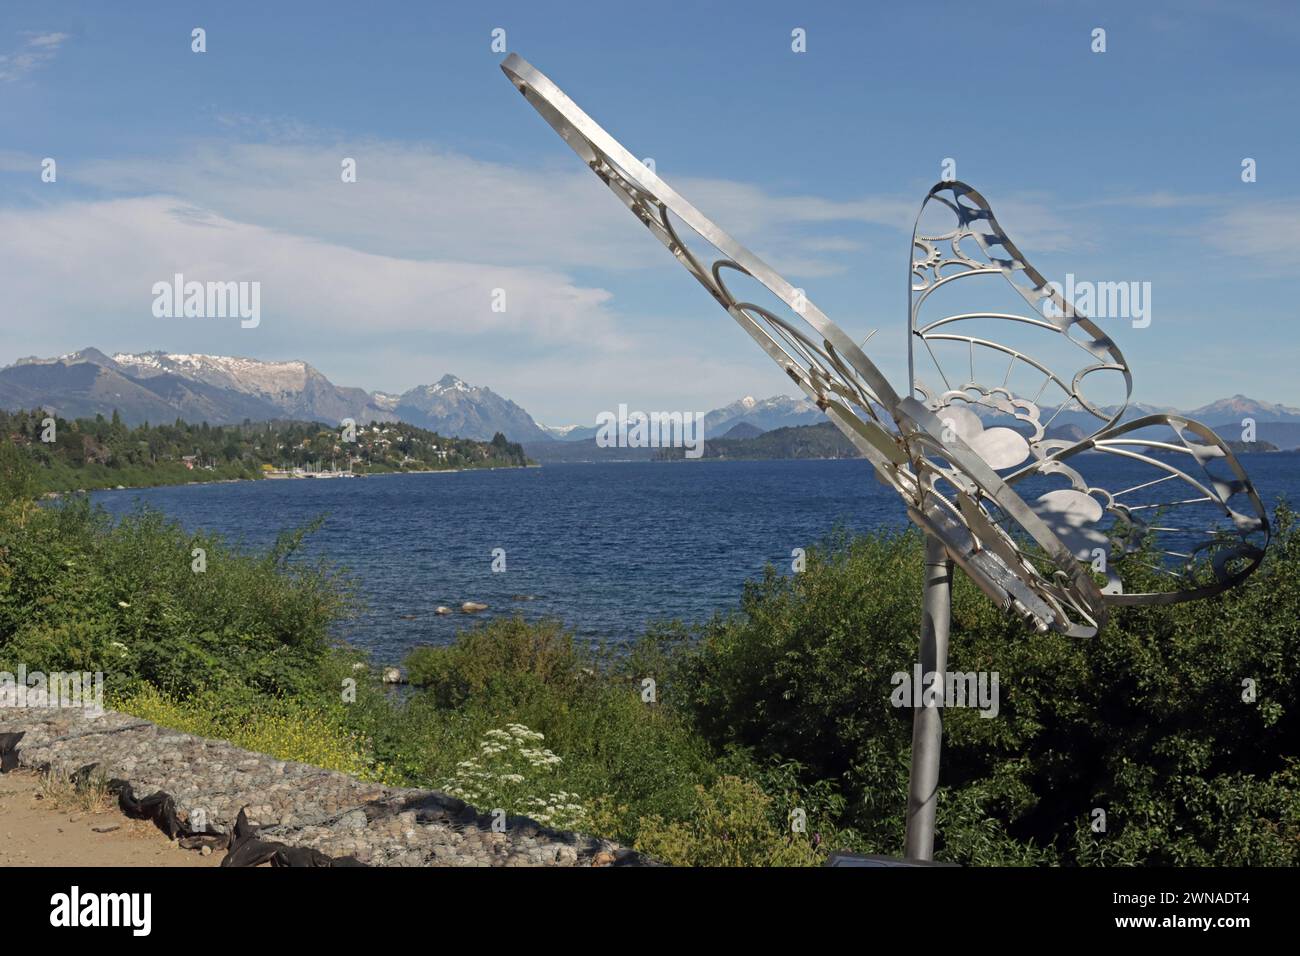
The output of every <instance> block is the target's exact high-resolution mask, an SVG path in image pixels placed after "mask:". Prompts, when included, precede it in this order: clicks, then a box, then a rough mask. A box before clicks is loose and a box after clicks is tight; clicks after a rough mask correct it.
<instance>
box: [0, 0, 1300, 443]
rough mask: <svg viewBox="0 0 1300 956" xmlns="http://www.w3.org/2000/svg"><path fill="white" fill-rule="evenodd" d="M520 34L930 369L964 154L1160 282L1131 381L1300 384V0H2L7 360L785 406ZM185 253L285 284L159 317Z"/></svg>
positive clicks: (1289, 393)
mask: <svg viewBox="0 0 1300 956" xmlns="http://www.w3.org/2000/svg"><path fill="white" fill-rule="evenodd" d="M194 27H203V28H204V29H205V30H206V32H207V52H206V53H202V54H196V53H193V52H191V49H190V46H191V40H190V35H191V30H192V29H193V28H194ZM796 27H798V28H803V29H804V30H806V31H807V52H806V53H802V54H796V53H793V52H792V51H791V48H790V47H791V41H790V33H791V30H792V29H794V28H796ZM1096 27H1102V28H1104V29H1105V30H1106V52H1105V53H1093V52H1092V51H1091V49H1090V46H1091V43H1092V38H1091V33H1092V30H1093V29H1094V28H1096ZM495 28H502V29H504V30H505V31H506V35H507V40H508V46H509V49H511V50H512V51H515V52H518V53H520V54H521V55H523V56H524V57H526V58H527V59H529V60H530V61H531V62H532V63H533V64H534V65H535V66H537V67H538V68H539V69H541V70H543V71H544V72H546V73H547V74H548V75H550V76H551V78H552V79H554V80H555V81H556V82H557V83H558V84H559V85H560V86H561V87H562V88H563V89H565V91H566V92H568V93H569V95H570V96H572V97H573V98H574V99H575V100H576V101H577V102H578V103H579V105H581V106H582V107H583V108H584V109H585V110H586V111H587V112H588V113H589V114H591V115H592V116H593V117H594V118H595V119H596V120H597V121H598V122H600V123H602V124H603V125H604V126H605V127H606V128H607V129H608V130H609V131H610V132H611V133H613V134H614V135H615V136H616V137H618V138H619V139H620V140H621V141H622V142H623V143H624V144H625V145H626V146H627V147H628V148H629V149H630V150H632V151H633V152H634V153H636V154H637V155H638V156H643V157H645V156H648V157H653V158H654V160H655V163H656V169H657V172H658V173H659V174H660V175H661V176H662V177H663V178H664V179H666V180H667V181H668V182H670V183H672V184H673V185H674V186H675V187H676V188H677V189H678V191H679V192H681V193H682V194H683V195H685V196H686V197H687V198H688V199H690V200H691V201H692V202H694V203H695V204H696V205H697V206H698V207H700V209H701V210H702V211H703V212H704V213H705V214H706V215H708V216H710V217H711V218H713V219H714V220H716V221H717V222H718V223H719V224H720V225H722V226H723V227H724V228H725V229H727V230H728V231H730V232H731V233H732V234H733V235H735V236H736V237H737V238H738V239H740V240H741V241H742V242H744V243H745V244H746V245H748V246H749V247H750V248H752V249H753V250H754V251H756V252H758V253H759V255H761V256H763V257H764V258H766V259H767V260H768V261H769V262H770V263H771V264H772V265H773V266H775V267H776V268H777V269H778V270H779V271H781V272H782V273H783V274H785V275H786V277H787V278H788V279H790V281H791V282H793V283H794V284H795V285H798V286H802V287H804V288H806V289H807V290H808V294H809V297H810V298H811V299H813V301H815V302H816V303H817V304H818V305H819V306H820V307H821V308H822V309H823V310H824V311H825V312H826V313H827V314H829V315H830V316H831V317H832V318H833V319H834V320H835V321H837V322H838V323H839V324H840V325H842V326H843V327H844V328H845V329H846V331H849V332H850V333H851V334H854V335H855V336H857V337H859V338H860V337H861V336H862V335H864V334H865V333H866V332H867V331H868V330H870V329H874V328H878V329H880V330H881V332H880V334H878V335H877V336H876V337H875V338H874V339H873V340H872V343H871V347H870V348H869V350H868V351H869V354H870V355H871V356H872V358H873V359H874V360H876V362H877V363H878V364H879V365H880V367H881V369H882V370H883V371H884V372H885V374H886V375H888V376H890V377H891V378H892V379H895V380H896V381H897V383H898V387H900V388H901V387H902V385H903V380H904V378H905V369H906V357H905V348H906V335H905V328H906V297H905V286H904V282H905V281H906V279H907V271H906V260H905V258H904V257H905V256H906V255H907V254H908V239H909V235H910V230H911V219H912V218H913V216H914V215H915V211H916V209H917V207H918V206H919V204H920V201H921V199H922V198H923V197H924V194H925V191H926V190H927V189H928V187H929V186H930V185H931V184H932V183H933V182H934V181H935V180H936V179H938V178H939V175H940V163H941V162H942V160H943V159H945V158H948V157H951V158H954V159H955V160H956V162H957V176H958V177H959V178H960V179H962V180H964V181H966V182H969V183H971V184H972V185H974V186H975V187H976V188H978V189H980V190H981V191H982V192H983V193H984V195H985V196H987V197H988V198H989V200H990V201H991V202H992V204H993V206H994V209H995V210H996V211H997V213H998V215H999V218H1000V220H1001V221H1002V223H1003V225H1004V227H1005V228H1006V229H1007V231H1008V233H1009V234H1010V235H1011V236H1012V237H1013V238H1014V239H1015V240H1016V241H1017V242H1018V244H1019V245H1020V247H1021V249H1022V251H1023V252H1024V253H1025V254H1026V255H1027V256H1028V257H1029V259H1030V260H1031V261H1032V262H1033V263H1034V264H1035V265H1036V266H1037V267H1038V268H1039V269H1040V270H1042V271H1043V272H1044V273H1045V274H1046V275H1047V276H1048V277H1049V278H1053V279H1058V280H1063V279H1064V276H1065V274H1066V273H1073V274H1074V275H1075V276H1076V277H1077V278H1079V279H1083V280H1092V281H1141V282H1150V283H1151V288H1152V303H1151V312H1152V316H1151V318H1152V321H1151V324H1150V325H1149V326H1148V327H1146V328H1141V329H1134V328H1131V327H1129V324H1128V323H1127V322H1125V321H1122V320H1121V321H1118V322H1116V323H1111V324H1106V323H1103V324H1106V327H1107V328H1108V329H1110V330H1112V332H1113V335H1114V336H1115V338H1116V340H1117V341H1118V342H1119V344H1120V346H1121V348H1122V349H1123V350H1124V352H1125V355H1126V356H1127V357H1128V359H1129V361H1130V363H1131V365H1132V367H1133V369H1134V372H1135V378H1136V383H1137V384H1136V387H1135V390H1134V398H1135V399H1136V400H1139V401H1143V402H1149V403H1152V404H1159V405H1176V406H1180V407H1184V408H1187V407H1193V406H1196V405H1199V404H1202V403H1205V402H1207V401H1210V400H1212V399H1215V398H1219V397H1223V396H1226V395H1231V394H1234V393H1238V392H1240V393H1245V394H1247V395H1250V396H1252V397H1255V398H1259V399H1263V400H1267V401H1281V402H1285V403H1288V404H1300V387H1297V385H1296V384H1295V375H1294V369H1295V368H1296V367H1297V364H1300V348H1298V347H1297V343H1298V342H1300V335H1298V333H1297V330H1296V322H1297V315H1296V309H1295V306H1294V304H1293V303H1294V302H1295V288H1296V284H1297V279H1300V260H1298V258H1297V249H1298V248H1300V189H1298V188H1297V185H1296V182H1297V181H1296V179H1295V177H1294V176H1293V172H1294V170H1295V169H1296V166H1297V161H1298V160H1300V150H1298V145H1300V144H1298V143H1297V139H1298V137H1300V133H1298V125H1297V123H1296V122H1295V119H1294V117H1295V115H1296V105H1295V104H1296V102H1297V99H1300V95H1298V94H1300V62H1298V60H1297V57H1296V56H1295V50H1296V48H1297V45H1298V44H1300V13H1298V12H1297V9H1296V8H1295V7H1294V6H1293V5H1289V4H1272V3H1252V4H1248V5H1242V4H1238V3H1198V2H1191V3H1025V4H1019V3H1000V4H987V5H984V6H983V7H977V6H975V5H971V4H951V5H947V4H926V5H924V6H922V7H915V6H912V5H908V6H904V5H902V4H888V5H886V4H818V3H802V2H801V3H745V4H739V3H709V2H704V0H696V2H692V3H671V2H667V3H657V4H650V5H642V4H637V5H610V4H607V3H601V4H595V3H579V2H566V3H562V4H558V3H557V4H545V3H540V2H531V3H519V4H505V3H492V2H486V3H476V4H473V5H470V4H456V5H452V4H430V3H384V2H372V3H366V4H325V3H292V2H280V3H275V4H266V3H222V4H187V3H178V2H168V3H133V4H130V5H129V6H122V7H118V8H117V9H116V11H114V10H112V9H110V8H109V7H108V5H105V4H102V3H49V4H39V5H22V6H19V5H16V4H12V3H9V4H5V5H4V7H3V9H2V10H0V288H3V289H4V290H5V293H4V296H3V302H4V311H3V314H2V315H0V330H2V332H3V334H2V335H0V363H8V362H11V361H13V360H14V359H15V358H17V357H19V356H24V355H31V354H37V355H55V354H61V353H65V352H69V351H72V350H74V349H78V348H82V347H85V346H88V345H94V346H96V347H98V348H101V349H104V350H106V351H110V352H112V351H142V350H146V349H155V348H160V349H165V350H168V351H175V352H211V353H219V354H238V355H249V356H253V357H257V358H265V359H292V358H300V359H305V360H307V361H309V362H311V363H312V364H314V365H315V366H317V367H318V368H319V369H320V370H321V371H323V372H324V373H325V374H326V375H328V376H329V377H330V378H331V379H332V380H333V381H335V382H336V383H339V384H344V385H358V386H362V387H365V388H371V389H373V388H379V389H384V390H391V391H399V390H403V389H406V388H409V387H411V386H413V385H417V384H423V383H427V382H432V381H435V380H436V379H438V378H439V377H441V376H442V375H443V374H444V373H446V372H454V373H455V374H458V375H460V376H461V377H463V378H465V379H466V380H468V381H470V382H473V383H475V384H483V385H488V386H490V387H492V388H493V389H494V390H496V391H498V392H500V393H502V394H504V395H506V396H508V397H510V398H513V399H515V400H516V401H518V402H519V403H520V404H522V405H523V406H524V407H525V408H527V409H528V410H530V411H531V412H533V414H534V415H535V416H536V417H537V418H538V419H539V420H541V421H544V422H547V423H562V422H590V421H591V420H592V419H593V417H594V415H595V413H596V412H597V411H600V410H605V409H614V408H616V407H617V406H618V405H619V404H620V403H626V404H628V405H629V406H630V407H632V408H674V409H683V410H694V409H698V410H707V409H709V408H713V407H716V406H718V405H721V404H725V403H726V402H729V401H732V400H734V399H735V398H737V397H739V396H741V395H744V394H753V395H760V396H761V395H769V394H776V393H785V392H790V391H791V387H790V383H789V382H788V380H787V379H785V377H784V376H783V375H782V374H781V373H780V372H779V370H777V369H776V368H775V366H772V365H771V363H770V361H769V360H768V359H767V358H766V357H765V356H764V355H763V354H762V353H761V352H760V351H759V350H758V349H757V348H756V347H755V346H754V345H753V343H752V342H751V341H750V340H749V339H748V337H747V336H745V335H744V333H743V332H741V330H740V329H739V328H738V327H737V326H736V325H735V324H734V323H733V322H732V321H731V320H730V319H729V318H728V317H727V316H726V315H725V314H724V313H723V312H722V311H720V310H718V309H717V307H716V306H714V305H713V304H712V303H711V301H710V300H709V299H708V297H707V296H706V295H705V294H704V292H703V291H702V290H701V289H700V288H699V287H698V285H697V284H696V283H694V282H693V281H692V280H691V279H690V278H689V277H688V276H687V275H686V274H685V273H684V272H682V271H681V269H680V267H678V266H677V265H676V264H675V263H674V262H673V261H672V260H671V258H670V257H669V256H668V255H667V253H666V252H664V251H663V249H662V248H661V247H660V246H659V245H658V244H657V243H656V242H655V241H654V240H653V239H652V238H651V237H649V236H648V235H647V234H645V231H644V230H643V229H642V228H641V227H640V226H639V225H638V224H637V223H636V222H635V220H633V219H632V218H631V217H630V216H629V215H628V214H627V213H626V211H625V210H624V209H623V208H622V207H621V206H620V205H619V204H618V203H617V201H616V200H615V199H614V198H613V197H611V196H610V195H609V194H608V193H607V192H606V191H605V190H604V188H603V187H602V186H601V185H600V184H599V182H598V181H597V180H596V179H595V178H594V177H592V176H591V175H590V173H589V172H588V171H586V170H585V169H584V168H583V167H582V166H581V165H580V164H579V163H577V162H576V160H575V159H574V157H573V155H572V154H571V153H570V152H569V151H568V149H567V147H565V146H564V145H563V143H562V142H561V141H560V140H559V139H558V138H557V137H556V136H555V135H554V133H553V132H552V131H551V130H550V129H549V128H548V127H547V126H546V125H545V124H544V123H543V122H542V121H541V120H540V118H539V117H537V115H536V114H535V113H534V112H533V111H532V110H531V109H530V108H529V107H528V106H527V104H525V103H524V102H523V100H522V99H521V98H520V97H519V96H518V94H516V93H515V92H514V91H513V90H512V89H511V87H510V86H509V84H508V83H507V81H506V80H505V78H504V77H503V76H502V74H501V72H500V70H499V69H498V67H497V64H498V63H499V61H500V60H501V59H502V56H501V55H500V54H497V53H494V52H493V51H492V50H491V46H490V44H491V40H492V37H491V31H492V30H493V29H495ZM45 157H52V158H54V159H55V160H56V162H57V172H58V178H57V181H56V182H54V183H45V182H42V181H41V177H40V172H41V168H40V164H41V160H42V159H43V158H45ZM343 157H352V158H355V159H356V160H357V171H358V181H357V182H356V183H348V184H345V183H342V182H341V181H340V175H339V173H340V162H341V160H342V158H343ZM1246 157H1250V158H1253V159H1254V160H1255V161H1256V163H1257V170H1258V179H1257V181H1256V182H1254V183H1243V182H1242V180H1241V163H1242V160H1243V158H1246ZM177 271H179V272H183V273H185V274H186V276H187V278H193V279H200V280H206V279H219V280H241V279H246V280H253V281H259V282H260V283H261V286H262V321H261V324H260V325H259V326H258V327H257V328H255V329H243V328H240V326H239V323H238V322H237V321H231V320H222V319H159V318H155V317H154V316H153V315H152V313H151V304H152V294H151V291H150V289H151V286H152V284H153V283H154V282H155V281H158V280H162V279H169V278H170V277H171V275H172V274H173V273H174V272H177ZM492 288H504V289H506V291H507V296H508V299H507V301H508V307H507V311H506V312H505V313H493V312H491V310H490V297H489V291H488V290H490V289H492Z"/></svg>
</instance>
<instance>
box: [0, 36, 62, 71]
mask: <svg viewBox="0 0 1300 956" xmlns="http://www.w3.org/2000/svg"><path fill="white" fill-rule="evenodd" d="M22 37H23V40H22V44H21V45H20V46H19V47H18V49H17V50H15V51H13V52H12V53H0V83H12V82H14V81H15V80H21V79H22V78H23V77H25V76H27V74H29V73H31V72H32V71H34V70H36V69H38V68H40V67H42V66H44V65H45V64H46V63H48V62H49V61H50V60H52V59H54V57H55V54H57V53H58V52H59V47H61V46H63V43H64V41H65V40H67V39H68V34H66V33H24V34H22Z"/></svg>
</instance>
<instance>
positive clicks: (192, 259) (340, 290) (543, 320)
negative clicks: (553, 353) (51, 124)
mask: <svg viewBox="0 0 1300 956" xmlns="http://www.w3.org/2000/svg"><path fill="white" fill-rule="evenodd" d="M177 272H180V273H183V274H184V275H185V277H186V278H187V279H191V280H198V281H244V280H250V281H258V282H260V283H261V301H262V325H261V327H260V328H259V329H258V330H256V331H254V330H246V331H243V332H240V330H238V329H234V330H232V333H231V334H232V336H233V341H240V340H241V337H244V338H242V341H244V342H245V343H247V342H248V339H247V338H246V337H247V336H256V335H257V334H258V333H259V332H264V331H272V332H275V331H276V327H277V326H279V327H280V331H287V332H288V333H289V334H290V335H292V336H294V337H296V338H297V339H299V340H301V341H305V342H311V341H312V340H313V338H314V337H318V336H330V337H341V338H343V339H345V340H346V339H351V340H352V341H353V343H354V345H355V346H356V347H358V348H363V347H365V346H366V345H367V343H370V344H373V343H374V342H375V340H377V339H380V338H382V337H383V336H385V335H388V334H392V333H402V334H406V333H411V332H434V333H440V334H444V335H446V334H460V333H464V332H465V331H466V330H470V331H472V332H474V333H491V334H493V335H495V336H498V337H510V338H511V339H512V340H516V339H518V338H521V337H522V338H523V339H526V340H533V341H538V342H542V343H556V342H560V343H572V342H584V343H586V342H596V343H603V344H604V345H605V346H606V347H610V348H617V347H618V342H617V339H616V336H615V335H614V333H613V330H612V328H611V325H610V322H609V316H608V315H607V313H606V309H605V307H606V303H607V302H608V299H609V293H608V292H605V291H604V290H602V289H595V288H584V287H581V286H578V285H575V284H574V283H573V282H571V281H570V280H569V279H568V278H566V277H565V276H563V275H561V274H559V273H557V272H555V271H553V270H548V269H542V268H528V267H510V266H500V265H483V264H479V263H472V262H464V261H453V260H435V259H412V258H402V257H396V256H383V255H378V254H374V253H367V252H360V251H357V250H355V249H350V248H348V247H346V246H341V245H337V244H333V243H329V242H325V241H321V240H316V239H311V238H305V237H302V236H295V235H291V234H288V233H285V232H281V231H277V230H274V229H269V228H266V227H265V226H260V225H252V224H249V223H245V222H239V221H236V220H233V219H229V218H226V217H223V216H221V215H218V214H217V213H214V212H212V211H211V210H208V209H204V208H202V207H198V206H194V205H192V204H188V203H186V202H183V201H181V200H176V199H169V198H165V197H148V198H141V199H118V200H108V201H100V202H73V203H64V204H60V205H57V206H49V207H43V208H38V209H23V210H13V209H11V210H0V286H2V287H3V288H5V290H6V300H7V302H8V303H9V304H10V307H11V309H12V310H13V313H14V315H15V317H17V316H21V317H22V318H24V319H26V320H28V321H31V322H39V323H41V326H42V330H43V331H44V332H48V331H49V330H50V329H51V328H55V329H64V330H66V333H67V335H68V336H69V337H70V340H71V341H76V342H81V341H83V340H84V339H86V338H87V336H88V333H89V332H90V330H91V329H94V328H96V327H100V328H102V324H103V323H104V322H106V321H109V320H110V319H111V321H113V322H114V323H115V326H116V327H115V328H114V329H112V330H111V331H108V330H104V331H101V332H99V333H96V334H95V335H94V338H96V339H97V340H98V341H102V342H104V343H105V347H108V348H115V347H117V344H118V342H119V341H121V340H122V339H124V338H131V339H138V338H140V337H141V336H143V335H147V334H148V333H149V332H150V331H151V330H152V332H153V334H154V335H160V334H164V333H163V330H162V329H160V328H159V324H160V323H164V322H217V323H219V322H221V321H223V320H214V319H205V320H196V319H156V318H154V317H153V315H152V314H151V311H150V307H151V304H152V294H151V292H150V289H151V287H152V285H153V283H155V282H158V281H165V280H169V279H170V277H171V276H172V275H173V274H174V273H177ZM497 288H500V289H504V290H505V292H506V300H505V301H506V311H505V312H494V311H492V309H491V304H492V291H493V290H494V289H497ZM12 321H13V320H12V319H10V320H8V322H7V324H8V323H9V322H12ZM9 331H10V334H11V335H14V337H18V333H19V330H18V329H16V328H13V329H10V330H9ZM169 331H172V330H169ZM173 334H174V331H173Z"/></svg>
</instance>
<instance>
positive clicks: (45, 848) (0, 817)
mask: <svg viewBox="0 0 1300 956" xmlns="http://www.w3.org/2000/svg"><path fill="white" fill-rule="evenodd" d="M109 827H116V829H113V830H111V831H110V832H107V833H96V832H95V830H96V828H101V829H104V828H109ZM224 856H225V851H224V850H218V851H215V852H213V853H212V854H211V855H209V856H203V855H202V854H200V853H199V852H198V851H197V850H182V849H181V848H180V847H179V846H177V845H176V844H175V843H173V842H172V841H171V840H168V839H167V837H166V835H165V834H163V833H162V831H160V830H159V829H158V828H157V827H156V826H154V825H153V824H152V823H149V822H147V821H144V820H132V819H131V818H129V817H127V816H125V815H123V814H122V812H121V811H120V810H118V809H117V808H116V806H113V805H111V804H110V805H106V806H102V807H98V808H95V809H91V810H87V809H83V808H82V807H80V806H77V805H76V804H75V803H74V802H73V801H72V800H71V799H63V798H60V797H59V796H51V795H49V794H45V793H43V790H42V786H41V778H40V777H39V776H37V775H36V774H31V773H21V772H13V773H6V774H2V775H0V866H217V865H218V864H220V862H221V858H222V857H224Z"/></svg>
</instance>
